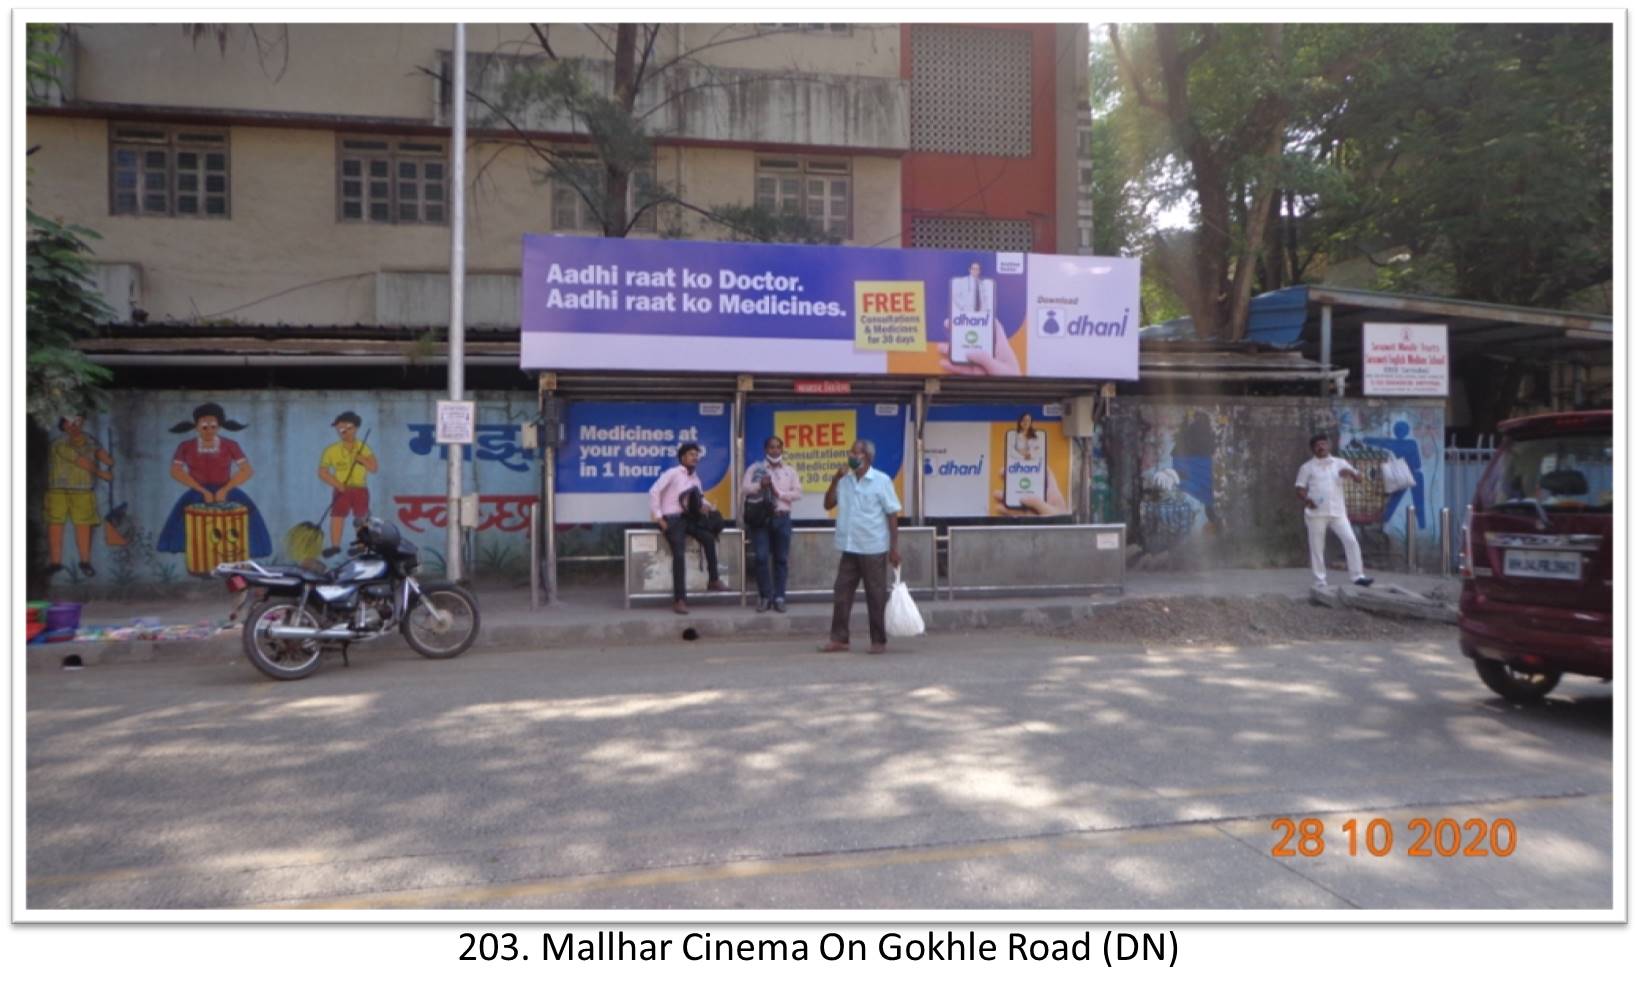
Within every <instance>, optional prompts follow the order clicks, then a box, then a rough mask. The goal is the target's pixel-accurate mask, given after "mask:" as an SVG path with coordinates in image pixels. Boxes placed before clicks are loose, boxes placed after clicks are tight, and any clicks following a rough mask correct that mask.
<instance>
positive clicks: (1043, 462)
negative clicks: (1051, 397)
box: [922, 404, 1070, 519]
mask: <svg viewBox="0 0 1638 996" xmlns="http://www.w3.org/2000/svg"><path fill="white" fill-rule="evenodd" d="M924 439H925V446H924V448H923V463H922V476H923V479H924V480H925V481H926V487H927V515H928V516H929V517H930V518H935V519H936V518H983V517H1002V516H1015V517H1021V518H1031V517H1050V516H1059V515H1068V514H1070V502H1069V494H1070V492H1069V489H1068V485H1069V482H1070V477H1069V449H1070V445H1069V444H1070V440H1069V438H1068V437H1067V436H1065V435H1064V434H1063V406H1062V405H1026V404H1018V405H996V404H983V405H977V404H975V405H933V406H932V407H930V408H928V409H927V430H926V435H925V437H924Z"/></svg>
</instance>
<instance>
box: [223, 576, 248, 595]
mask: <svg viewBox="0 0 1638 996" xmlns="http://www.w3.org/2000/svg"><path fill="white" fill-rule="evenodd" d="M249 587H250V582H249V581H246V580H245V579H244V577H243V576H242V575H239V574H229V575H228V579H227V590H228V591H230V592H232V593H234V594H235V595H237V594H238V593H239V592H241V591H244V590H245V589H246V588H249Z"/></svg>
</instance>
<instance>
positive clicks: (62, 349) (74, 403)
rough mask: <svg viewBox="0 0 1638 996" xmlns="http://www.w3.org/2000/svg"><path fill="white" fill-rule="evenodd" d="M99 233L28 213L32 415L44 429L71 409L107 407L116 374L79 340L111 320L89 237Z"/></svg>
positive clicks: (29, 369)
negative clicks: (93, 270) (97, 285)
mask: <svg viewBox="0 0 1638 996" xmlns="http://www.w3.org/2000/svg"><path fill="white" fill-rule="evenodd" d="M98 237H99V236H98V235H97V233H96V232H93V231H91V230H90V229H88V228H83V227H81V226H79V225H64V224H62V223H61V222H59V221H54V220H52V219H50V218H46V217H43V216H41V215H38V214H36V213H35V212H34V211H33V210H32V209H30V210H29V212H28V246H27V258H28V281H27V283H28V321H27V326H28V328H27V335H28V343H27V345H28V374H27V390H28V414H29V418H30V419H31V420H32V421H33V422H34V423H35V425H37V426H39V427H40V428H42V429H51V428H55V427H56V423H57V419H58V417H60V416H62V415H65V414H68V413H70V412H91V411H101V410H102V409H103V407H104V406H105V402H106V396H105V394H104V390H103V388H104V385H106V384H107V383H108V381H109V380H110V379H111V378H112V376H113V375H112V373H111V372H110V371H109V370H108V369H107V368H106V367H102V366H98V365H97V364H95V363H92V362H91V361H90V360H88V359H86V358H85V354H84V353H82V352H80V350H79V347H78V345H77V342H78V340H79V339H81V338H84V337H86V336H89V335H91V334H93V333H94V332H95V331H96V328H97V325H98V323H100V322H105V321H107V320H108V317H109V315H110V312H109V309H108V305H107V304H105V303H104V302H103V300H102V297H101V296H100V295H99V294H97V292H96V291H95V290H94V289H92V287H91V284H90V280H91V277H90V272H89V265H88V263H87V261H86V260H87V257H89V256H90V254H91V247H90V245H89V244H88V243H87V241H86V240H87V239H95V238H98Z"/></svg>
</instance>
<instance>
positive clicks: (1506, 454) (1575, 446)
mask: <svg viewBox="0 0 1638 996" xmlns="http://www.w3.org/2000/svg"><path fill="white" fill-rule="evenodd" d="M1496 462H1497V467H1496V470H1495V473H1494V474H1492V475H1490V478H1489V480H1488V482H1487V483H1486V485H1485V487H1484V488H1483V489H1482V491H1481V493H1480V494H1479V500H1480V501H1481V502H1482V503H1483V505H1484V506H1485V507H1487V508H1494V507H1496V506H1498V505H1506V504H1509V503H1519V504H1525V505H1530V504H1533V503H1536V502H1539V503H1540V504H1541V507H1542V508H1544V509H1546V510H1547V511H1549V512H1551V511H1554V510H1559V511H1565V512H1604V513H1608V512H1611V511H1612V510H1613V509H1614V507H1615V449H1614V445H1613V442H1612V436H1611V434H1610V433H1607V432H1604V433H1587V434H1581V435H1574V436H1551V437H1547V438H1543V439H1519V440H1514V441H1513V442H1512V443H1510V444H1508V446H1507V448H1506V449H1505V450H1503V451H1502V453H1501V454H1500V455H1499V456H1498V457H1497V458H1496Z"/></svg>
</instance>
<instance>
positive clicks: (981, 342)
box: [950, 276, 995, 363]
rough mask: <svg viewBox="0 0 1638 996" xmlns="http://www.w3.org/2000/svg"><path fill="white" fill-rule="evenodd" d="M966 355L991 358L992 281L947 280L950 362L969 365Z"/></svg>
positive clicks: (993, 305) (969, 277)
mask: <svg viewBox="0 0 1638 996" xmlns="http://www.w3.org/2000/svg"><path fill="white" fill-rule="evenodd" d="M969 352H980V353H984V354H986V355H989V356H994V355H995V281H994V280H982V279H979V278H977V277H971V276H967V277H953V278H951V280H950V362H951V363H971V362H972V360H970V359H968V358H967V354H968V353H969Z"/></svg>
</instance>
